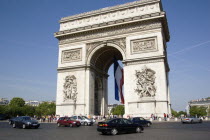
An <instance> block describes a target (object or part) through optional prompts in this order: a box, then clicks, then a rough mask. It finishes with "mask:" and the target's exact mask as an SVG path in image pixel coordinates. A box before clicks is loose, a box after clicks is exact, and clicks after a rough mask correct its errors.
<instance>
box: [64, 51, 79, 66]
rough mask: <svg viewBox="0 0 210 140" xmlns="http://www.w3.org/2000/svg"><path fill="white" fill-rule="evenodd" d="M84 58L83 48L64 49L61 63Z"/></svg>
mask: <svg viewBox="0 0 210 140" xmlns="http://www.w3.org/2000/svg"><path fill="white" fill-rule="evenodd" d="M81 60H82V49H72V50H65V51H62V58H61V63H70V62H74V61H81Z"/></svg>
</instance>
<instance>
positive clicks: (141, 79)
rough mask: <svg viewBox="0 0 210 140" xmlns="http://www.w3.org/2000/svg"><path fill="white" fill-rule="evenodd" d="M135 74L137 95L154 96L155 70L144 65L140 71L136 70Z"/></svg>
mask: <svg viewBox="0 0 210 140" xmlns="http://www.w3.org/2000/svg"><path fill="white" fill-rule="evenodd" d="M135 76H136V78H137V82H136V86H137V87H136V89H135V92H137V94H138V95H139V97H140V98H142V97H154V96H155V93H156V86H155V78H156V77H155V71H153V70H152V69H149V68H147V67H146V66H145V67H144V68H143V69H142V70H141V71H140V70H136V74H135Z"/></svg>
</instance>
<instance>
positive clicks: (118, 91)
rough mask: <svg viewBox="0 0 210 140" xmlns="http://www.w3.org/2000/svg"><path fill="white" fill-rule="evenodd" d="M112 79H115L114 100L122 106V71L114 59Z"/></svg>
mask: <svg viewBox="0 0 210 140" xmlns="http://www.w3.org/2000/svg"><path fill="white" fill-rule="evenodd" d="M114 77H115V100H117V101H119V100H120V102H121V103H122V104H124V96H123V91H122V87H123V84H124V76H123V69H122V68H121V67H120V65H119V64H118V62H117V60H116V59H114Z"/></svg>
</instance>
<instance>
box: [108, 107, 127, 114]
mask: <svg viewBox="0 0 210 140" xmlns="http://www.w3.org/2000/svg"><path fill="white" fill-rule="evenodd" d="M111 113H112V114H113V115H124V114H125V108H124V106H123V105H118V106H116V107H114V108H112V110H111Z"/></svg>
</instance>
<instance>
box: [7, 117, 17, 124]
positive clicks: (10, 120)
mask: <svg viewBox="0 0 210 140" xmlns="http://www.w3.org/2000/svg"><path fill="white" fill-rule="evenodd" d="M16 119H18V117H14V118H11V119H9V125H12V124H13V123H14V121H15V120H16Z"/></svg>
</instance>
